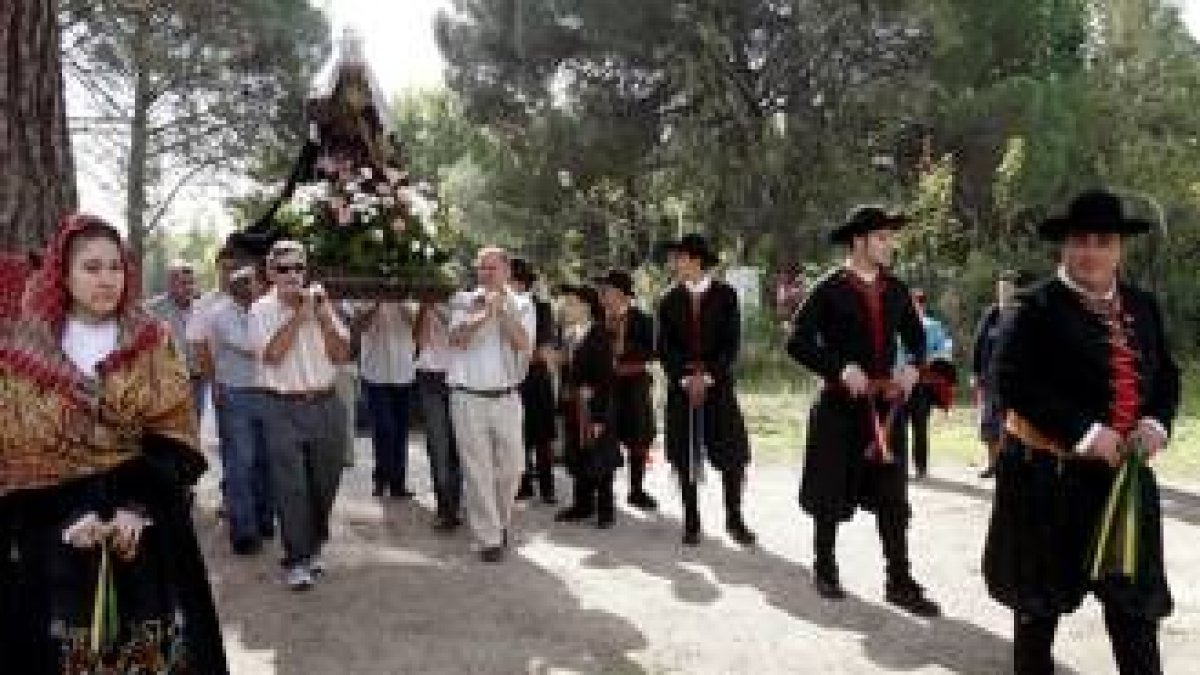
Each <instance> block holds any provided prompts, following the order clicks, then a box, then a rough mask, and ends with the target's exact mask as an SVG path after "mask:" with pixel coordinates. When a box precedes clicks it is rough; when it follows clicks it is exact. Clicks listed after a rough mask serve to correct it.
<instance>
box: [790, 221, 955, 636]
mask: <svg viewBox="0 0 1200 675" xmlns="http://www.w3.org/2000/svg"><path fill="white" fill-rule="evenodd" d="M905 222H906V218H905V217H904V216H903V215H901V214H897V213H891V212H889V211H887V210H885V209H882V208H879V207H873V206H867V207H859V208H857V209H855V210H854V211H852V212H851V214H850V217H849V218H848V219H847V220H846V222H845V223H843V224H842V225H841V226H839V227H838V228H837V229H835V230H834V231H833V234H832V237H831V239H832V241H833V242H834V243H835V244H841V245H844V246H846V247H847V248H848V249H849V255H848V256H847V258H846V261H845V263H844V264H843V265H842V266H840V267H838V268H836V269H834V270H833V271H831V272H830V273H829V274H827V275H826V276H825V277H824V278H823V279H821V281H819V282H818V283H817V284H816V286H814V287H813V289H812V291H811V292H810V293H809V295H808V297H807V298H806V299H805V301H804V303H803V304H802V305H801V306H800V309H799V311H797V313H796V316H795V318H794V319H793V321H792V324H793V332H792V336H791V339H790V340H789V341H788V345H787V350H788V353H789V354H791V356H792V358H794V359H795V360H796V361H798V362H799V363H800V364H801V365H803V366H805V367H807V368H808V369H809V370H812V371H813V372H814V373H816V374H817V375H818V376H820V377H821V378H822V379H823V380H824V386H823V387H822V389H821V392H820V394H819V395H818V396H817V400H816V402H815V403H814V404H813V407H812V411H811V413H810V414H809V426H808V438H807V443H806V448H805V457H804V474H803V478H802V480H801V483H800V507H801V508H802V509H803V510H804V511H806V512H807V513H809V514H810V515H811V516H812V518H813V521H814V529H815V542H814V544H815V545H814V548H815V553H816V561H815V564H814V567H813V577H814V582H815V585H816V589H817V592H818V593H819V594H820V595H821V596H822V597H824V598H828V599H831V600H839V599H841V598H843V597H845V591H843V590H842V586H841V583H840V581H839V580H838V570H837V562H836V560H835V556H834V544H835V540H836V538H837V528H838V524H839V523H840V522H842V521H847V520H850V519H851V518H852V517H853V515H854V512H855V510H856V509H857V508H858V507H860V506H861V507H863V508H865V509H867V510H869V511H873V512H874V513H875V519H876V524H877V526H878V529H879V540H880V543H881V544H882V545H883V554H884V558H885V559H886V561H887V566H886V572H887V584H886V587H885V598H886V600H887V601H888V602H889V603H891V604H893V605H896V606H897V607H900V608H902V609H904V610H906V611H909V612H911V613H913V614H916V615H919V616H937V615H938V614H939V613H940V609H939V608H938V606H937V604H936V603H934V602H933V601H932V600H930V599H928V598H927V597H926V596H925V591H924V589H922V588H921V586H920V585H919V584H918V583H917V582H916V581H915V580H913V577H912V573H911V570H910V566H909V559H908V523H909V519H910V518H911V515H912V509H911V507H910V506H909V501H908V480H907V476H906V474H905V464H906V459H905V457H904V453H905V442H904V441H905V439H904V415H903V413H902V409H903V404H904V400H905V399H906V398H907V397H908V395H909V394H910V393H911V392H912V389H913V386H914V385H915V384H916V383H917V380H918V377H919V371H918V367H919V366H920V365H921V364H923V363H924V362H925V333H924V330H923V329H922V327H921V320H920V317H918V316H917V312H916V308H915V307H914V305H913V302H912V299H911V296H910V294H909V290H908V288H907V287H906V286H905V285H904V283H903V282H902V281H900V280H899V279H897V278H896V277H894V276H892V275H891V274H890V273H889V272H888V266H889V265H890V264H891V258H892V252H893V249H894V246H895V245H894V241H893V234H894V231H895V230H897V229H899V228H901V227H903V225H904V224H905ZM897 334H898V335H899V336H900V339H901V341H902V342H903V343H904V350H905V352H906V353H907V354H908V355H909V357H910V359H911V362H910V363H906V364H905V365H903V366H900V367H896V363H897V358H896V357H897V355H896V350H897V344H896V336H897Z"/></svg>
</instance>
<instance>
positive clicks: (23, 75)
mask: <svg viewBox="0 0 1200 675" xmlns="http://www.w3.org/2000/svg"><path fill="white" fill-rule="evenodd" d="M56 6H57V3H56V2H55V1H54V0H4V1H3V2H0V250H28V249H32V248H35V247H39V246H41V245H42V244H44V243H45V241H46V239H47V238H48V236H49V234H50V233H51V232H53V230H54V227H55V225H56V224H57V222H58V219H59V218H60V217H61V216H62V215H63V214H64V213H67V212H68V211H70V210H72V209H74V208H75V171H74V165H73V163H72V160H71V142H70V136H69V135H68V133H67V115H66V103H65V101H64V96H63V82H62V65H61V61H60V57H59V49H60V47H59V31H58V22H57V17H56Z"/></svg>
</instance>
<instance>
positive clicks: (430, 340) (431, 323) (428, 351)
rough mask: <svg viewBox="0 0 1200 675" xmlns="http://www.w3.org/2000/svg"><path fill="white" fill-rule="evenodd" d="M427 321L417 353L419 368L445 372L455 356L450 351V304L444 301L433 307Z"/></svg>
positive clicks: (433, 371)
mask: <svg viewBox="0 0 1200 675" xmlns="http://www.w3.org/2000/svg"><path fill="white" fill-rule="evenodd" d="M425 321H426V324H425V326H424V327H423V330H424V331H425V335H424V341H423V343H422V344H421V352H420V353H419V354H418V355H417V370H424V371H427V372H432V373H444V372H446V369H447V368H449V367H450V359H451V357H452V356H453V355H452V353H451V351H450V307H449V305H446V304H445V303H442V304H438V305H436V306H434V307H432V308H431V309H430V310H429V314H428V315H427V317H426V319H425Z"/></svg>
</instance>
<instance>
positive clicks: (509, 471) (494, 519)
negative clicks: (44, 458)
mask: <svg viewBox="0 0 1200 675" xmlns="http://www.w3.org/2000/svg"><path fill="white" fill-rule="evenodd" d="M475 272H476V276H477V280H478V284H479V285H478V287H477V288H476V289H475V290H472V291H467V292H463V293H459V294H458V295H457V296H455V297H454V299H453V300H452V304H453V306H454V309H453V312H452V314H451V318H450V345H451V347H452V354H453V356H452V357H451V360H450V366H449V369H448V372H447V381H448V382H449V384H450V412H451V418H452V420H453V422H454V433H455V437H456V439H457V441H458V446H459V451H460V453H461V459H462V466H463V474H464V478H465V481H466V486H465V487H466V510H467V520H468V522H469V523H470V525H471V529H472V531H473V532H474V534H475V538H476V539H477V540H478V542H479V545H480V557H481V558H482V559H483V561H484V562H489V563H496V562H500V561H501V560H503V559H504V549H505V547H506V546H507V545H508V539H509V537H508V529H509V525H510V522H511V518H512V510H513V502H514V501H515V497H516V493H517V487H518V485H519V483H520V480H521V470H522V468H523V467H524V458H525V444H524V440H523V439H522V434H521V424H522V415H523V412H522V406H521V399H520V395H519V393H518V391H517V387H518V386H519V385H520V383H521V380H522V379H524V377H525V372H526V370H527V368H528V367H529V357H530V353H531V352H532V336H533V335H534V330H535V325H534V324H535V320H534V310H533V305H532V304H531V303H529V302H528V301H527V300H523V299H522V298H520V297H519V296H517V295H516V294H514V293H513V292H512V291H511V290H510V289H509V286H508V284H509V278H510V274H511V270H510V266H509V256H508V254H507V253H506V252H505V251H504V249H500V248H484V249H482V250H480V251H479V253H478V255H477V256H476V258H475Z"/></svg>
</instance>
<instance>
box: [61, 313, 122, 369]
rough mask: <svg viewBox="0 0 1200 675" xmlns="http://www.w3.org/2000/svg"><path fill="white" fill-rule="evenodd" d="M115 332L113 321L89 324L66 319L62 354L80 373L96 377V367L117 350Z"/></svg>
mask: <svg viewBox="0 0 1200 675" xmlns="http://www.w3.org/2000/svg"><path fill="white" fill-rule="evenodd" d="M117 330H118V327H117V322H116V321H115V320H111V321H102V322H100V323H91V322H87V321H80V320H79V319H71V318H68V319H67V325H66V327H65V328H64V330H63V337H62V348H63V352H65V353H66V355H67V358H69V359H71V362H72V363H74V364H75V367H76V368H79V370H80V372H82V373H83V374H84V375H87V376H89V377H96V376H97V375H98V373H97V372H96V366H97V365H99V364H100V362H101V361H103V360H104V359H105V357H107V356H108V355H109V354H111V353H113V351H115V350H116V348H117Z"/></svg>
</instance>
